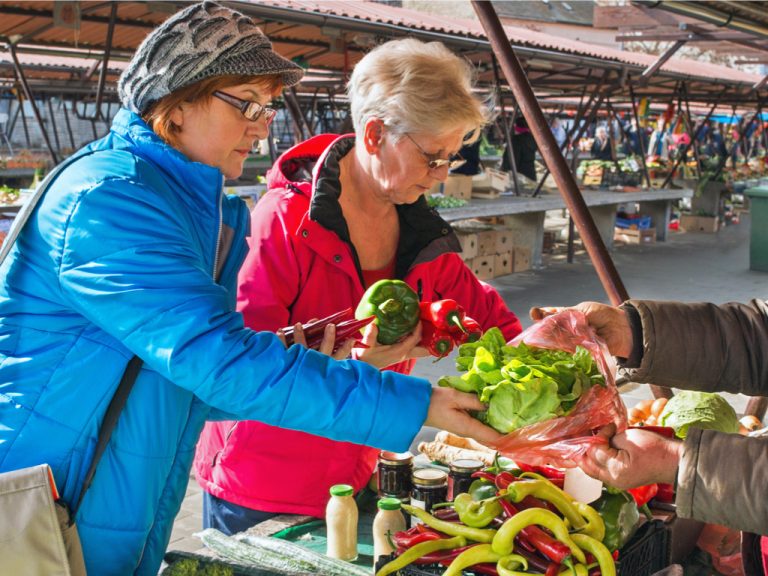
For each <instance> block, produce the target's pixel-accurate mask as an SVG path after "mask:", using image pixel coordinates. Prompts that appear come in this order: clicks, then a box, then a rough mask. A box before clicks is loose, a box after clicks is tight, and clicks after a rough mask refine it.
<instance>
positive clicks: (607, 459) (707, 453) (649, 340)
mask: <svg viewBox="0 0 768 576" xmlns="http://www.w3.org/2000/svg"><path fill="white" fill-rule="evenodd" d="M575 309H576V310H580V311H581V312H583V313H584V314H585V315H586V317H587V320H588V322H589V324H590V325H591V326H592V327H593V328H594V329H595V331H596V332H597V335H598V336H599V337H600V338H602V339H603V340H605V343H606V344H607V346H608V349H609V351H610V352H611V354H613V355H614V356H616V357H618V361H619V365H620V366H621V367H622V368H623V371H624V372H625V373H626V375H627V376H628V378H629V379H630V380H631V381H632V382H653V383H654V384H656V385H660V386H667V387H675V388H682V389H686V390H700V391H704V392H730V393H742V394H748V395H750V396H765V395H766V393H767V392H768V387H767V384H766V383H768V355H766V353H765V351H766V350H768V305H766V303H765V302H764V301H762V300H753V301H752V302H750V303H749V304H738V303H730V304H724V305H720V306H718V305H715V304H708V303H695V304H686V303H681V302H655V301H649V300H629V301H627V302H625V303H624V304H622V305H621V306H620V307H613V306H607V305H605V304H599V303H597V302H584V303H581V304H579V305H577V306H575ZM556 311H557V309H556V308H534V309H533V310H532V311H531V317H532V318H533V319H534V320H539V319H541V318H542V317H544V316H546V315H549V314H552V313H554V312H556ZM601 435H602V436H603V437H604V438H605V440H606V441H605V443H603V444H598V445H596V446H595V447H594V448H591V449H590V450H589V451H588V452H587V453H586V455H585V457H584V458H583V459H581V460H579V461H578V462H577V463H578V464H579V466H580V467H581V468H582V469H583V470H584V471H585V472H586V473H587V474H589V475H590V476H593V477H594V478H598V479H600V480H602V481H603V482H605V483H607V484H609V485H611V486H615V487H617V488H632V487H636V486H641V485H644V484H650V483H653V482H666V483H670V484H674V485H675V486H676V496H675V505H676V509H677V514H678V515H680V516H681V517H683V518H695V519H697V520H701V521H702V522H710V523H713V524H721V525H724V526H728V527H731V528H735V529H738V530H743V531H747V532H752V533H756V534H763V535H765V534H768V508H767V507H766V506H764V503H765V502H766V499H768V485H766V482H765V477H766V470H768V438H766V437H760V438H750V437H744V436H741V435H739V434H726V433H723V432H719V431H715V430H703V429H700V428H694V427H691V428H689V429H688V434H687V436H686V438H685V440H677V439H669V438H666V437H663V436H661V435H659V434H656V433H654V432H651V431H646V430H641V429H628V430H626V431H624V432H622V433H621V434H615V429H612V428H606V429H604V430H602V431H601Z"/></svg>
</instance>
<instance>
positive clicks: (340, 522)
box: [325, 484, 358, 561]
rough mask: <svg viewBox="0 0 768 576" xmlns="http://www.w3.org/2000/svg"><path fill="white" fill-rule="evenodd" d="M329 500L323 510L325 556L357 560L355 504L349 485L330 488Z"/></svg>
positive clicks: (356, 513) (337, 485)
mask: <svg viewBox="0 0 768 576" xmlns="http://www.w3.org/2000/svg"><path fill="white" fill-rule="evenodd" d="M330 492H331V499H330V500H328V505H327V506H326V508H325V525H326V532H327V535H326V538H327V545H328V548H327V552H326V553H327V555H328V556H329V557H330V558H338V559H339V560H349V561H352V560H355V559H357V515H358V512H357V504H356V503H355V499H354V498H353V497H352V496H353V494H354V493H355V490H354V489H353V488H352V486H350V485H349V484H336V485H334V486H331V490H330Z"/></svg>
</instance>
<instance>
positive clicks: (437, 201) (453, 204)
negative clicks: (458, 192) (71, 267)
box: [427, 194, 467, 208]
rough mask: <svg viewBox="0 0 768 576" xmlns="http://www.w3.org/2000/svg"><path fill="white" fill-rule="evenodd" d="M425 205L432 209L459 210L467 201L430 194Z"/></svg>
mask: <svg viewBox="0 0 768 576" xmlns="http://www.w3.org/2000/svg"><path fill="white" fill-rule="evenodd" d="M427 204H429V205H430V206H431V207H432V208H461V207H462V206H466V204H467V201H466V200H464V199H462V198H454V197H453V196H442V195H438V194H432V195H430V196H429V197H428V198H427Z"/></svg>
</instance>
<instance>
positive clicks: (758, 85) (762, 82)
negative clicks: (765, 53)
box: [752, 74, 768, 92]
mask: <svg viewBox="0 0 768 576" xmlns="http://www.w3.org/2000/svg"><path fill="white" fill-rule="evenodd" d="M766 84H768V74H767V75H765V76H763V79H762V80H759V81H758V82H756V83H755V85H754V86H752V90H754V91H755V92H757V91H758V90H762V89H763V88H764V87H765V85H766Z"/></svg>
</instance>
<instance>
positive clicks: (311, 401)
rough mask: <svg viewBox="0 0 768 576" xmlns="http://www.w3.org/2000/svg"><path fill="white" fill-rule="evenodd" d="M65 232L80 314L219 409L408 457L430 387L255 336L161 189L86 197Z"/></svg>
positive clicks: (131, 188) (63, 276)
mask: <svg viewBox="0 0 768 576" xmlns="http://www.w3.org/2000/svg"><path fill="white" fill-rule="evenodd" d="M65 234H66V237H65V240H64V244H65V245H64V250H63V253H62V258H61V263H60V284H61V290H62V294H63V295H64V296H65V297H66V298H67V299H68V300H69V303H70V305H71V306H72V307H73V308H74V309H75V310H77V311H78V312H79V313H80V314H82V315H83V316H85V317H87V318H88V319H89V320H90V321H91V322H92V323H94V324H95V325H96V326H98V327H100V328H101V329H102V330H104V331H105V332H106V333H108V334H110V335H111V336H112V337H113V338H114V339H115V346H121V345H122V346H125V347H126V348H127V349H128V350H129V351H130V353H133V354H136V355H138V356H139V357H140V358H141V359H142V360H143V361H144V363H145V366H146V367H147V368H148V369H151V370H154V371H156V372H158V373H159V374H161V375H162V376H163V377H165V378H167V379H168V380H170V381H171V382H173V383H174V384H176V385H178V386H180V387H182V388H186V389H188V390H190V391H192V392H193V393H194V394H196V395H197V396H198V397H199V398H200V399H202V400H203V401H204V402H206V403H208V404H210V405H211V406H214V407H216V408H218V409H220V410H222V411H224V412H226V413H230V414H233V415H237V416H239V417H240V418H243V419H254V420H260V421H263V422H266V423H269V424H273V425H277V426H281V427H285V428H292V429H297V430H302V431H306V432H310V433H313V434H318V435H323V436H327V437H329V438H332V439H336V440H346V441H351V442H356V443H361V444H367V445H371V446H377V447H382V448H386V449H391V450H405V449H407V447H408V446H409V445H410V442H411V440H412V439H413V437H414V436H415V434H416V433H417V432H418V430H419V429H420V427H421V425H422V423H423V422H424V420H425V418H426V417H427V412H428V410H429V409H430V398H431V394H432V391H431V386H430V385H429V382H427V381H425V380H420V379H416V378H408V377H405V376H402V375H400V374H395V373H392V372H389V373H381V372H379V371H378V370H376V369H375V368H373V367H371V366H368V365H366V364H363V363H359V362H351V361H348V362H336V361H333V360H332V359H330V358H329V357H327V356H325V355H323V354H320V353H317V352H315V351H312V350H307V349H306V348H304V347H301V346H293V347H291V348H290V349H289V350H288V351H287V352H286V350H285V347H284V346H283V344H282V343H281V342H280V340H279V339H278V338H277V337H276V336H275V335H274V334H270V333H263V332H261V333H257V332H254V331H253V330H250V329H248V328H246V327H245V326H244V325H243V319H242V316H241V315H240V314H239V313H237V312H235V311H233V310H231V309H230V297H229V295H228V294H227V290H226V289H225V288H224V287H222V286H219V285H217V284H215V283H214V282H213V281H212V279H211V270H208V269H205V267H203V266H200V264H199V261H198V259H197V257H196V256H195V254H196V252H197V249H196V247H195V246H194V245H193V242H194V240H193V239H192V238H190V235H189V226H188V223H187V222H184V221H183V215H179V214H176V213H174V211H173V210H171V209H170V208H169V207H168V206H167V205H165V204H164V203H163V201H162V198H161V197H159V196H158V194H156V193H155V192H154V191H153V190H151V189H148V188H145V187H144V186H141V185H140V184H132V183H129V182H126V181H123V180H114V181H106V182H103V183H101V184H100V185H98V186H97V187H96V188H94V189H92V190H89V191H88V192H87V193H85V194H84V195H82V196H81V197H80V199H79V201H78V206H77V207H76V208H75V209H74V210H73V213H72V217H71V219H70V221H69V226H68V228H67V230H66V232H65ZM94 239H98V241H94ZM211 250H213V246H212V247H211Z"/></svg>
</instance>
